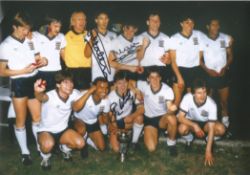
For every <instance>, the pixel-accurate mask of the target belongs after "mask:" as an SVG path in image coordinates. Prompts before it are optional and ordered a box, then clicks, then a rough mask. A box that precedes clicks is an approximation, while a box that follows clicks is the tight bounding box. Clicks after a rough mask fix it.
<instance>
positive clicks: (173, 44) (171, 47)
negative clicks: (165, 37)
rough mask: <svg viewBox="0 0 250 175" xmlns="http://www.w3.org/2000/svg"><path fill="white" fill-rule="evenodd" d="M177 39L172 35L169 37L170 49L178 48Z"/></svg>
mask: <svg viewBox="0 0 250 175" xmlns="http://www.w3.org/2000/svg"><path fill="white" fill-rule="evenodd" d="M176 42H177V41H176V39H175V38H174V37H171V38H170V39H169V49H170V50H176V49H177V44H176Z"/></svg>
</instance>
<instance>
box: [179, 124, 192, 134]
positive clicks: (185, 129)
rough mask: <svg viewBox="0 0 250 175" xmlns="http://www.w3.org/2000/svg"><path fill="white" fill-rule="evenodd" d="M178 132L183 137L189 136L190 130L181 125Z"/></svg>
mask: <svg viewBox="0 0 250 175" xmlns="http://www.w3.org/2000/svg"><path fill="white" fill-rule="evenodd" d="M178 132H179V134H180V135H182V136H183V135H187V134H188V132H189V130H188V128H187V127H186V126H184V125H180V126H179V127H178Z"/></svg>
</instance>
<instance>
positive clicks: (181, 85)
mask: <svg viewBox="0 0 250 175" xmlns="http://www.w3.org/2000/svg"><path fill="white" fill-rule="evenodd" d="M177 84H178V88H179V89H183V88H184V87H185V83H184V80H183V78H182V77H181V78H178V79H177Z"/></svg>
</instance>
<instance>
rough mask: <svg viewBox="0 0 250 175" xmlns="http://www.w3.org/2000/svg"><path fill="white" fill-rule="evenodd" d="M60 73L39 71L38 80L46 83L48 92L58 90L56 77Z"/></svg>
mask: <svg viewBox="0 0 250 175" xmlns="http://www.w3.org/2000/svg"><path fill="white" fill-rule="evenodd" d="M58 72H60V71H39V72H38V74H37V77H38V79H40V78H41V79H42V80H45V81H46V84H47V85H46V92H48V91H50V90H53V89H56V81H55V75H56V74H57V73H58Z"/></svg>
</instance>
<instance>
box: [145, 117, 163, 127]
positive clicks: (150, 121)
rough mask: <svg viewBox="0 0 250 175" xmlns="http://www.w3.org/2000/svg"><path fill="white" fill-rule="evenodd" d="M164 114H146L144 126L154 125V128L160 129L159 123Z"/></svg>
mask: <svg viewBox="0 0 250 175" xmlns="http://www.w3.org/2000/svg"><path fill="white" fill-rule="evenodd" d="M161 118H162V116H157V117H153V118H149V117H147V116H145V115H144V126H153V127H154V128H157V129H159V124H160V120H161Z"/></svg>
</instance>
